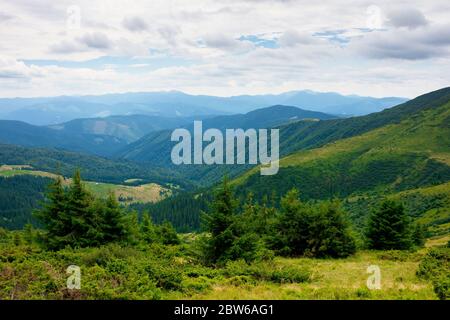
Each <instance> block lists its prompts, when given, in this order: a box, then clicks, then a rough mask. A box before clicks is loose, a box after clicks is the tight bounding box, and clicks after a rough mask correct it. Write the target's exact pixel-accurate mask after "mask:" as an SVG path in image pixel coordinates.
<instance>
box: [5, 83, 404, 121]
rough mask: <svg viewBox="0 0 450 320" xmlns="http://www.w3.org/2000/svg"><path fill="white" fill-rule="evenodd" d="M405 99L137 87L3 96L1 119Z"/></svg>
mask: <svg viewBox="0 0 450 320" xmlns="http://www.w3.org/2000/svg"><path fill="white" fill-rule="evenodd" d="M406 100H407V99H404V98H397V97H388V98H373V97H362V96H355V95H351V96H344V95H340V94H337V93H319V92H313V91H309V90H308V91H291V92H286V93H282V94H275V95H272V94H269V95H240V96H232V97H216V96H208V95H190V94H186V93H183V92H179V91H167V92H140V93H139V92H138V93H120V94H106V95H97V96H60V97H48V98H45V97H44V98H12V99H0V119H5V120H19V121H24V122H28V123H30V124H35V125H49V124H58V123H62V122H67V121H70V120H73V119H77V118H94V117H105V116H110V115H131V114H144V115H152V116H163V117H190V116H200V115H220V114H224V115H226V114H236V113H245V112H249V111H252V110H255V109H259V108H264V107H268V106H273V105H290V106H296V107H299V108H302V109H305V110H311V111H318V112H325V113H329V114H335V115H365V114H369V113H372V112H377V111H381V110H383V109H385V108H389V107H392V106H394V105H397V104H400V103H402V102H405V101H406Z"/></svg>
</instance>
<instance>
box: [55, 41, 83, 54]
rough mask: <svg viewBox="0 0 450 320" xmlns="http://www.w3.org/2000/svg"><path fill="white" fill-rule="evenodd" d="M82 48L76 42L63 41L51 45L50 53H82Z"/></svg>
mask: <svg viewBox="0 0 450 320" xmlns="http://www.w3.org/2000/svg"><path fill="white" fill-rule="evenodd" d="M84 50H85V48H84V46H80V44H79V43H78V42H76V41H68V40H63V41H61V42H59V43H56V44H53V45H51V46H50V52H52V53H62V54H65V53H73V52H80V51H84Z"/></svg>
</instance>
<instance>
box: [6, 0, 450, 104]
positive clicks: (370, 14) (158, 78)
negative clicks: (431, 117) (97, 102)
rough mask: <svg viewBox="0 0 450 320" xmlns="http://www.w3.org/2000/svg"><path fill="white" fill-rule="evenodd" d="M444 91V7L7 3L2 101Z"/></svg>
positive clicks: (447, 42)
mask: <svg viewBox="0 0 450 320" xmlns="http://www.w3.org/2000/svg"><path fill="white" fill-rule="evenodd" d="M446 86H450V1H448V0H428V1H414V0H413V1H411V0H408V1H403V0H399V1H395V2H394V1H387V0H386V1H384V0H372V1H365V0H358V1H356V0H348V1H303V0H298V1H296V0H278V1H276V0H228V1H208V0H189V1H188V0H184V1H179V0H163V1H160V0H152V1H141V0H133V1H130V0H127V1H122V0H107V1H106V0H105V1H98V0H97V1H93V0H90V1H87V0H86V1H85V0H82V1H73V0H72V1H65V0H60V1H54V0H39V1H35V0H8V1H6V0H0V97H35V96H57V95H85V94H104V93H111V92H138V91H167V90H179V91H184V92H186V93H191V94H207V95H217V96H231V95H239V94H269V93H271V94H276V93H281V92H286V91H292V90H314V91H321V92H330V91H333V92H339V93H341V94H358V95H364V96H374V97H386V96H400V97H407V98H413V97H415V96H417V95H420V94H423V93H426V92H429V91H432V90H436V89H439V88H442V87H446Z"/></svg>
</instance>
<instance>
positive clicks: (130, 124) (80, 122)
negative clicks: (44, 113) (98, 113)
mask: <svg viewBox="0 0 450 320" xmlns="http://www.w3.org/2000/svg"><path fill="white" fill-rule="evenodd" d="M200 118H201V117H200ZM190 121H192V118H189V117H187V118H183V117H160V116H149V115H143V114H134V115H125V116H109V117H103V118H85V119H75V120H71V121H69V122H65V123H60V124H55V125H50V126H48V127H49V128H51V129H55V130H57V131H59V132H63V133H68V134H72V135H73V134H75V135H76V134H79V133H83V134H92V135H103V136H110V137H115V138H118V139H120V140H121V141H125V142H126V143H130V142H134V141H136V140H138V139H139V138H141V137H143V136H144V135H146V134H148V133H150V132H152V131H160V130H164V129H171V128H177V127H181V126H184V125H186V124H188V123H189V122H190ZM114 151H115V149H114V150H111V153H113V152H114ZM111 153H110V154H111Z"/></svg>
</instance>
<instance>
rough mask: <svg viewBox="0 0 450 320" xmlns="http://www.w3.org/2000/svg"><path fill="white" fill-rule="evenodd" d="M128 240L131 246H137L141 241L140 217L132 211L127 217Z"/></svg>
mask: <svg viewBox="0 0 450 320" xmlns="http://www.w3.org/2000/svg"><path fill="white" fill-rule="evenodd" d="M125 228H126V229H125V230H126V239H127V241H128V243H130V244H137V243H139V241H140V239H141V230H140V225H139V215H138V213H137V212H136V211H132V212H130V213H128V214H127V215H126V216H125Z"/></svg>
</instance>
